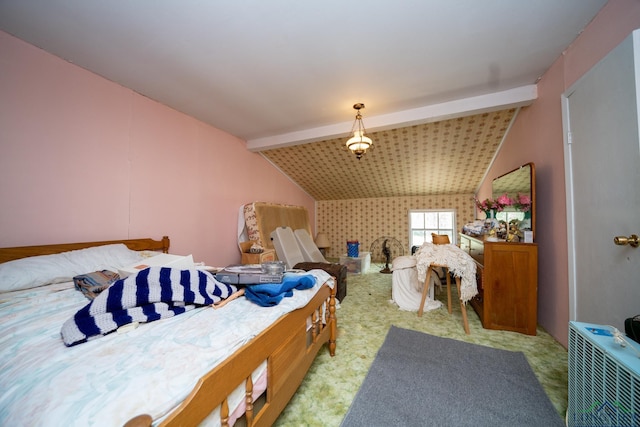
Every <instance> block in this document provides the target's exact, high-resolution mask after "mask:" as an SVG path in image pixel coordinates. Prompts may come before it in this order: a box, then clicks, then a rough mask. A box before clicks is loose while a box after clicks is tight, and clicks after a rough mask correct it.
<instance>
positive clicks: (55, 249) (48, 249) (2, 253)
mask: <svg viewBox="0 0 640 427" xmlns="http://www.w3.org/2000/svg"><path fill="white" fill-rule="evenodd" d="M115 243H124V244H125V245H127V247H128V248H129V249H131V250H134V251H145V250H148V251H162V252H164V253H168V252H169V243H170V242H169V237H167V236H164V237H163V238H162V240H153V239H129V240H108V241H104V242H83V243H62V244H57V245H40V246H19V247H15V248H0V263H3V262H7V261H11V260H14V259H20V258H26V257H30V256H36V255H51V254H57V253H60V252H68V251H74V250H77V249H86V248H91V247H93V246H104V245H112V244H115Z"/></svg>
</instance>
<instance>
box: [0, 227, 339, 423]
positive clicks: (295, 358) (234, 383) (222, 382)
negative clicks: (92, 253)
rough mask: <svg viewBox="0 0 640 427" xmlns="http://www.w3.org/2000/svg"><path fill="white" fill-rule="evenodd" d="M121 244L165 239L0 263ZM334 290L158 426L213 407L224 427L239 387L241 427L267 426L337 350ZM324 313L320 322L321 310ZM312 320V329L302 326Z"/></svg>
mask: <svg viewBox="0 0 640 427" xmlns="http://www.w3.org/2000/svg"><path fill="white" fill-rule="evenodd" d="M114 243H124V244H125V245H127V247H129V248H130V249H132V250H156V251H163V252H165V253H166V252H168V250H169V238H168V237H167V236H165V237H163V238H162V240H153V239H131V240H112V241H104V242H85V243H66V244H59V245H42V246H23V247H16V248H0V262H6V261H11V260H14V259H20V258H25V257H29V256H36V255H49V254H55V253H60V252H66V251H69V250H76V249H84V248H89V247H93V246H101V245H106V244H114ZM335 294H336V287H335V286H334V287H333V288H330V287H329V286H327V285H324V286H322V287H321V288H320V289H319V290H318V293H317V294H316V295H315V296H314V298H313V299H312V300H311V301H310V302H309V303H308V304H307V305H306V306H305V307H302V308H300V309H298V310H295V311H293V312H291V313H288V314H286V315H284V316H283V317H281V318H280V319H279V320H278V321H276V323H274V324H272V325H271V326H270V327H269V328H267V329H266V330H264V331H263V332H262V333H260V335H258V336H257V337H255V338H254V339H252V340H251V341H250V342H248V343H247V344H245V345H244V346H243V347H241V348H240V349H238V350H237V351H236V352H235V353H234V354H233V355H231V356H230V357H229V358H228V359H226V360H225V361H224V362H222V363H221V364H219V365H218V366H217V367H215V368H214V369H212V370H211V371H210V372H208V373H207V374H206V375H204V376H203V377H202V378H200V380H199V381H198V383H197V385H196V386H195V387H194V389H193V390H192V391H191V393H190V394H189V396H188V397H187V398H186V399H185V400H184V401H183V402H182V403H181V404H180V405H179V406H178V407H177V408H176V409H175V410H174V411H173V412H172V413H170V414H169V415H168V416H167V417H166V418H165V419H164V420H163V421H162V422H161V423H160V425H161V426H178V425H179V426H197V425H198V424H200V423H201V422H202V420H204V419H205V418H206V417H207V415H209V414H210V413H211V412H212V411H213V410H214V409H216V408H217V407H218V406H220V407H221V410H220V421H221V424H222V425H223V426H226V425H228V424H227V423H228V416H229V408H228V405H227V396H229V394H230V393H231V392H232V391H233V390H234V389H236V388H237V387H238V386H239V385H241V384H244V386H245V390H246V393H245V405H246V412H245V421H246V425H247V426H250V427H253V426H270V425H272V424H273V423H274V422H275V421H276V419H277V418H278V416H279V415H280V413H281V412H282V411H283V410H284V408H285V407H286V405H287V403H288V402H289V400H290V399H291V397H292V396H293V394H294V393H295V392H296V390H297V389H298V387H299V385H300V384H301V382H302V380H303V378H304V377H305V375H306V373H307V371H308V370H309V367H310V366H311V364H312V363H313V360H314V359H315V357H316V355H317V353H318V351H319V350H320V349H321V348H322V346H323V345H324V344H325V343H327V344H328V347H329V353H330V354H331V356H333V355H334V354H335V350H336V335H337V320H336V315H335V311H336V307H335ZM325 304H326V307H327V308H328V310H327V312H326V314H325V321H324V322H323V316H322V309H323V306H325ZM308 319H310V320H311V328H310V329H309V328H308V327H307V324H308V323H307V320H308ZM265 360H266V361H267V390H266V391H265V393H263V397H262V398H261V399H262V401H261V403H260V408H259V409H257V407H254V405H255V403H256V402H254V401H253V399H252V398H251V395H252V391H253V383H252V380H251V374H252V372H253V371H254V370H255V369H256V368H257V367H258V366H259V365H260V364H261V363H262V362H264V361H265ZM151 423H152V419H151V416H149V415H145V414H141V415H139V416H137V417H135V418H132V419H131V420H130V421H129V422H128V423H127V424H126V426H139V425H140V426H142V425H144V426H150V425H151Z"/></svg>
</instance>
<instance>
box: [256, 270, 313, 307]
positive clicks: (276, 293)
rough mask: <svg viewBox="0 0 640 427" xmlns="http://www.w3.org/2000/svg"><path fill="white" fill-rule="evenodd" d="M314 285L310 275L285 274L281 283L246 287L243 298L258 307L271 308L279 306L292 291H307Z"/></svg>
mask: <svg viewBox="0 0 640 427" xmlns="http://www.w3.org/2000/svg"><path fill="white" fill-rule="evenodd" d="M315 284H316V278H315V276H313V275H311V274H298V273H286V274H285V275H284V278H283V279H282V283H262V284H260V285H249V286H247V288H246V289H245V291H244V296H245V297H246V298H247V299H248V300H249V301H251V302H253V303H255V304H258V305H259V306H262V307H273V306H274V305H277V304H279V303H280V301H282V299H283V298H285V297H290V296H292V295H293V290H294V289H309V288H312V287H313V285H315Z"/></svg>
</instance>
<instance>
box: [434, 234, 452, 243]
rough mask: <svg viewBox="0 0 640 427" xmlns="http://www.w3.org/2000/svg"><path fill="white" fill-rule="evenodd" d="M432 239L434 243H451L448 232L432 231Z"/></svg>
mask: <svg viewBox="0 0 640 427" xmlns="http://www.w3.org/2000/svg"><path fill="white" fill-rule="evenodd" d="M431 241H432V242H433V244H434V245H448V244H449V243H451V242H450V241H449V236H447V235H446V234H436V233H431Z"/></svg>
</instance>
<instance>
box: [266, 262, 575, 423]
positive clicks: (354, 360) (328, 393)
mask: <svg viewBox="0 0 640 427" xmlns="http://www.w3.org/2000/svg"><path fill="white" fill-rule="evenodd" d="M378 271H379V267H377V266H372V268H371V269H370V270H369V272H367V274H362V275H349V277H348V288H347V297H346V298H345V299H344V300H343V302H342V304H341V307H340V309H339V310H337V311H336V314H337V317H338V341H337V349H336V355H335V357H330V356H329V353H328V351H326V350H321V351H320V354H319V355H318V357H317V358H316V360H315V362H314V363H313V365H312V366H311V369H310V370H309V372H308V374H307V376H306V377H305V379H304V381H303V382H302V384H301V386H300V388H299V389H298V392H297V393H296V394H295V395H294V397H293V398H292V399H291V402H290V403H289V405H288V406H287V407H286V408H285V410H284V411H283V413H282V414H281V416H280V417H279V418H278V420H277V421H276V423H275V424H274V425H275V426H283V427H284V426H286V427H290V426H318V427H331V426H336V427H337V426H339V425H340V423H341V422H342V419H343V418H344V416H345V414H346V413H347V410H348V409H349V406H350V405H351V401H352V400H353V398H354V397H355V395H356V393H357V391H358V389H359V388H360V385H361V384H362V382H363V381H364V378H365V376H366V374H367V371H368V370H369V367H370V366H371V363H372V362H373V360H374V358H375V356H376V353H377V351H378V349H379V348H380V347H381V346H382V343H383V342H384V339H385V337H386V334H387V331H388V330H389V328H390V327H391V325H394V326H398V327H401V328H405V329H412V330H415V331H421V332H426V333H429V334H432V335H436V336H440V337H447V338H454V339H458V340H461V341H466V342H469V343H474V344H481V345H485V346H490V347H494V348H498V349H504V350H512V351H522V352H523V353H524V354H525V356H526V357H527V360H528V362H529V364H530V365H531V367H532V368H533V371H534V372H535V374H536V377H537V378H538V380H539V381H540V383H541V384H542V386H543V388H544V390H545V392H546V393H547V395H548V396H549V398H550V399H551V402H552V403H553V405H554V406H555V408H556V410H557V411H558V413H559V414H560V415H561V416H562V417H563V418H564V414H565V412H566V408H567V352H566V350H565V349H564V347H562V345H560V344H559V343H558V342H557V341H555V340H554V339H553V337H551V336H550V335H549V334H548V333H546V332H545V331H544V330H543V329H541V328H540V327H538V334H537V336H529V335H523V334H519V333H516V332H507V331H491V330H487V329H483V328H482V325H481V323H480V319H479V318H478V316H477V315H476V314H475V312H474V311H473V308H472V307H471V306H468V307H467V314H468V317H469V328H470V330H471V335H465V333H464V329H463V327H462V316H461V313H460V306H459V304H453V314H451V315H450V314H449V313H448V312H447V309H446V300H447V296H446V291H443V292H441V293H440V294H437V295H436V298H437V299H440V300H441V301H443V302H444V304H445V306H444V307H442V308H440V309H438V310H434V311H430V312H425V314H424V315H423V316H422V317H421V318H419V317H417V314H416V313H415V312H407V311H401V310H399V309H398V307H397V306H396V305H395V304H393V303H391V302H390V299H391V275H390V274H381V273H378ZM453 292H454V295H455V287H454V288H453Z"/></svg>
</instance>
